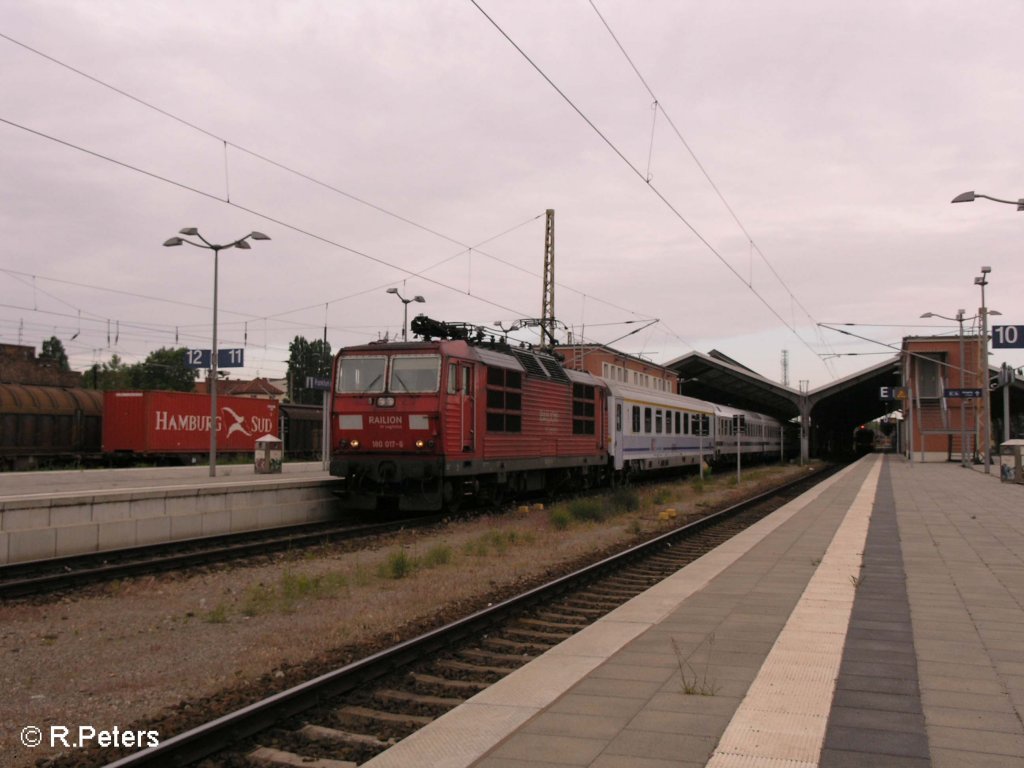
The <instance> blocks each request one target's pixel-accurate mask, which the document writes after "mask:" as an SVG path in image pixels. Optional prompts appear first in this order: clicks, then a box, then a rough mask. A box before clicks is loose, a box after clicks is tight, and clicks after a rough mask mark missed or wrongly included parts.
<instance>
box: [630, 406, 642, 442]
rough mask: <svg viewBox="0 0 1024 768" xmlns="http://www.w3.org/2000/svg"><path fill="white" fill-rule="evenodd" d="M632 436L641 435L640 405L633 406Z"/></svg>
mask: <svg viewBox="0 0 1024 768" xmlns="http://www.w3.org/2000/svg"><path fill="white" fill-rule="evenodd" d="M632 434H634V435H639V434H640V406H639V405H634V406H633V431H632Z"/></svg>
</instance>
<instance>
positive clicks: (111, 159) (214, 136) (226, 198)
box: [0, 33, 686, 343]
mask: <svg viewBox="0 0 1024 768" xmlns="http://www.w3.org/2000/svg"><path fill="white" fill-rule="evenodd" d="M0 37H3V38H4V39H6V40H8V41H9V42H11V43H13V44H15V45H18V46H21V47H22V48H24V49H25V50H28V51H30V52H32V53H34V54H36V55H38V56H41V57H43V58H45V59H47V60H48V61H50V62H52V63H54V64H56V65H58V66H61V67H64V68H66V69H68V70H70V71H72V72H74V73H75V74H77V75H79V76H81V77H84V78H86V79H88V80H90V81H92V82H94V83H96V84H98V85H100V86H102V87H104V88H108V89H110V90H111V91H113V92H115V93H117V94H119V95H121V96H123V97H125V98H127V99H130V100H132V101H134V102H136V103H138V104H140V105H142V106H144V107H146V108H148V109H151V110H154V111H156V112H158V113H159V114H161V115H163V116H165V117H167V118H169V119H172V120H175V121H177V122H179V123H181V124H183V125H185V126H187V127H189V128H191V129H193V130H196V131H198V132H200V133H202V134H204V135H205V136H208V137H210V138H212V139H215V140H217V141H218V142H220V143H221V145H222V146H223V152H224V182H225V192H224V197H223V198H222V197H220V196H219V195H216V194H213V193H210V192H207V191H205V190H202V189H199V188H196V187H193V186H190V185H188V184H184V183H181V182H179V181H177V180H175V179H172V178H169V177H166V176H163V175H160V174H156V173H153V172H151V171H147V170H145V169H143V168H140V167H138V166H134V165H131V164H129V163H125V162H123V161H120V160H118V159H116V158H114V157H111V156H109V155H105V154H103V153H100V152H95V151H93V150H90V149H87V148H85V147H82V146H79V145H76V144H73V143H71V142H69V141H65V140H63V139H60V138H57V137H54V136H51V135H48V134H45V133H43V132H41V131H38V130H35V129H33V128H30V127H27V126H24V125H20V124H18V123H15V122H13V121H11V120H7V119H4V118H0V122H3V123H6V124H8V125H11V126H12V127H15V128H19V129H22V130H25V131H28V132H30V133H33V134H35V135H37V136H39V137H41V138H45V139H48V140H51V141H55V142H57V143H60V144H62V145H64V146H66V147H68V148H71V149H75V150H78V151H81V152H85V153H87V154H90V155H92V156H94V157H96V158H98V159H101V160H104V161H106V162H110V163H113V164H115V165H118V166H120V167H123V168H125V169H128V170H132V171H135V172H138V173H141V174H144V175H146V176H149V177H150V178H153V179H155V180H158V181H162V182H164V183H167V184H171V185H173V186H176V187H178V188H180V189H183V190H185V191H189V192H192V193H194V194H199V195H201V196H203V197H206V198H209V199H211V200H216V201H218V202H222V203H224V204H227V205H231V206H233V207H236V208H239V209H240V210H249V209H246V208H245V207H244V206H238V205H236V204H235V203H233V202H232V201H231V189H230V174H229V166H228V160H229V152H228V150H229V148H231V149H235V150H237V151H240V152H245V153H247V154H249V155H251V156H253V157H255V158H258V159H260V160H262V161H264V162H266V163H269V164H271V165H273V166H275V167H277V168H280V169H282V170H285V171H287V172H289V173H292V174H295V175H297V176H299V177H301V178H303V179H306V180H308V181H310V182H311V183H314V184H318V185H320V186H323V187H326V188H328V189H330V190H332V191H334V192H336V193H337V194H340V195H343V196H345V197H347V198H350V199H352V200H354V201H356V202H359V203H360V204H362V205H366V206H368V207H370V208H373V209H374V210H377V211H380V212H381V213H383V214H386V215H388V216H391V217H393V218H396V219H398V220H400V221H403V222H404V223H407V224H409V225H411V226H414V227H417V228H419V229H421V230H423V231H426V232H429V233H431V234H433V235H435V236H437V237H441V238H444V239H446V240H449V241H451V242H453V243H457V244H459V245H463V246H464V247H465V251H462V252H460V253H459V254H456V255H455V256H453V257H449V259H450V258H455V257H457V256H458V255H461V253H469V254H472V251H473V250H476V251H477V252H478V253H480V254H481V255H483V256H484V257H486V258H489V259H492V260H494V261H497V262H499V263H502V264H505V265H506V266H509V267H512V268H514V269H518V270H520V271H523V272H525V273H527V274H531V275H534V276H536V275H537V273H536V272H532V271H530V270H526V269H524V268H522V267H520V266H519V265H516V264H513V263H512V262H508V261H506V260H503V259H500V258H498V257H496V256H493V255H491V254H487V253H485V252H483V251H480V250H479V248H480V245H482V244H484V243H486V242H489V241H490V240H487V241H483V243H480V244H478V245H476V246H465V244H464V243H462V242H461V241H460V240H458V239H456V238H453V237H450V236H449V235H446V234H443V233H441V232H439V231H437V230H435V229H432V228H430V227H426V226H424V225H422V224H419V223H417V222H415V221H412V220H411V219H408V218H406V217H402V216H400V215H399V214H396V213H394V212H392V211H389V210H387V209H385V208H383V207H382V206H378V205H376V204H374V203H371V202H369V201H367V200H364V199H362V198H360V197H358V196H355V195H352V194H351V193H348V192H346V191H344V190H341V189H339V188H337V187H334V186H333V185H329V184H326V183H325V182H322V181H320V180H318V179H316V178H314V177H312V176H310V175H309V174H304V173H302V172H300V171H297V170H295V169H293V168H291V167H289V166H287V165H285V164H283V163H280V162H278V161H276V160H273V159H272V158H269V157H267V156H265V155H263V154H261V153H258V152H255V151H253V150H250V149H247V148H245V147H242V146H241V145H238V144H235V143H233V142H230V141H228V140H227V139H225V138H224V137H222V136H219V135H217V134H216V133H214V132H212V131H209V130H206V129H204V128H203V127H201V126H199V125H196V124H194V123H192V122H189V121H188V120H184V119H183V118H181V117H179V116H177V115H175V114H173V113H171V112H169V111H167V110H164V109H161V108H160V107H157V106H156V105H153V104H151V103H149V102H146V101H144V100H143V99H140V98H138V97H136V96H134V95H133V94H131V93H129V92H127V91H125V90H123V89H120V88H117V87H115V86H113V85H111V84H109V83H106V82H104V81H103V80H101V79H99V78H97V77H95V76H93V75H90V74H88V73H86V72H84V71H83V70H81V69H78V68H76V67H73V66H71V65H69V64H67V63H65V62H63V61H60V60H59V59H56V58H55V57H53V56H50V55H48V54H46V53H44V52H42V51H39V50H38V49H35V48H33V47H31V46H28V45H25V44H24V43H22V42H20V41H18V40H16V39H14V38H12V37H10V36H9V35H6V34H4V33H0ZM655 107H656V105H655ZM654 112H655V114H654V115H653V118H652V142H653V121H656V117H657V114H656V113H657V109H656V108H655V110H654ZM249 212H251V213H254V215H258V216H261V217H263V218H266V219H268V220H270V221H275V222H276V223H279V224H280V225H282V226H288V225H287V224H286V223H285V222H283V221H280V220H278V219H275V218H274V217H271V216H265V215H264V214H261V213H258V212H255V211H251V210H249ZM538 217H539V214H538ZM534 218H537V217H534ZM531 220H532V219H531ZM527 223H528V222H527ZM519 226H523V225H517V226H516V227H513V229H515V228H518V227H519ZM291 228H292V229H294V230H295V231H298V232H303V233H304V234H306V235H307V236H311V237H316V236H315V235H313V234H312V233H311V232H309V231H307V230H303V229H301V228H296V227H291ZM509 231H511V230H509ZM502 234H503V233H502ZM500 236H501V234H499V235H496V236H495V237H500ZM318 239H322V240H323V241H324V242H328V243H330V244H331V245H334V246H335V247H339V248H343V249H345V250H348V251H350V252H352V253H355V254H358V255H360V256H362V257H364V258H370V259H372V260H376V261H378V262H379V263H381V264H384V265H387V266H389V267H391V268H394V269H397V270H399V271H402V272H405V273H406V274H407V275H410V276H412V275H413V274H417V273H413V272H411V271H410V270H408V269H404V268H402V267H400V266H398V265H396V264H392V263H390V262H387V261H386V260H383V259H375V258H374V257H372V256H371V255H369V254H366V253H364V252H361V251H358V250H356V249H352V248H349V247H347V246H345V245H344V244H341V243H337V242H333V241H329V240H327V239H324V238H318ZM491 239H494V238H491ZM428 269H429V268H428ZM423 271H425V270H423ZM425 279H427V281H428V282H431V283H433V284H435V285H438V286H439V287H442V288H445V289H447V290H458V289H457V288H455V287H454V286H450V285H447V284H445V283H442V282H440V281H436V280H431V279H429V278H425ZM557 284H558V285H559V286H560V287H562V288H564V289H566V290H570V291H573V292H575V293H579V294H580V295H581V296H583V297H584V300H586V298H590V299H591V300H593V301H596V302H598V303H601V304H603V305H606V306H609V307H613V308H615V309H618V310H621V311H624V312H627V313H629V314H632V315H633V316H636V317H649V316H645V315H642V314H641V313H637V312H635V311H634V310H631V309H627V308H625V307H622V306H620V305H618V304H616V303H614V302H610V301H607V300H605V299H602V298H600V297H597V296H593V295H591V294H587V293H584V292H582V291H578V290H577V289H575V288H574V287H572V286H568V285H565V284H563V283H557ZM124 293H126V294H129V295H131V294H130V292H124ZM149 298H150V299H155V298H156V297H149ZM474 298H478V299H479V298H480V297H474ZM156 300H161V301H170V300H165V299H156ZM482 300H483V301H484V302H485V303H489V304H492V305H493V306H496V307H498V308H501V309H505V310H508V311H513V312H519V313H520V314H525V313H522V312H521V311H517V310H510V308H508V307H505V306H503V305H502V304H500V303H498V302H494V301H490V300H487V299H482ZM179 303H181V304H182V305H188V306H193V307H197V306H199V305H194V304H193V305H189V304H188V303H187V302H179ZM319 303H321V302H318V303H317V304H316V305H311V306H318V305H319ZM329 303H330V302H329ZM303 309H305V308H300V309H297V310H290V311H286V312H282V313H278V314H277V315H274V316H271V317H274V318H280V317H282V316H284V315H287V314H292V313H293V312H298V311H303ZM79 311H81V310H79ZM229 311H230V310H229ZM234 314H237V315H240V316H244V317H249V318H251V319H256V318H257V317H258V316H256V315H252V314H250V313H234ZM295 325H296V326H301V327H304V325H303V324H301V323H296V324H295ZM677 338H678V337H677ZM684 343H686V342H684Z"/></svg>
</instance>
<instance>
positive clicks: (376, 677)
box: [110, 468, 836, 768]
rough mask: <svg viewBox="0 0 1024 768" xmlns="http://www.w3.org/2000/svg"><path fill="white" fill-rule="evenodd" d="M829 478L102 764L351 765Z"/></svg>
mask: <svg viewBox="0 0 1024 768" xmlns="http://www.w3.org/2000/svg"><path fill="white" fill-rule="evenodd" d="M835 469H836V468H833V469H832V470H831V471H835ZM830 473H831V472H830V471H829V470H826V471H822V472H818V473H816V474H815V475H813V476H809V477H803V478H800V479H799V480H797V481H795V482H792V483H790V484H788V485H786V486H783V487H781V488H777V489H774V490H773V491H770V492H768V493H765V494H762V495H760V496H758V497H755V498H753V499H749V500H747V501H744V502H741V503H740V504H737V505H734V506H732V507H729V508H728V509H725V510H722V511H720V512H717V513H714V514H711V515H709V516H707V517H705V518H702V519H700V520H698V521H695V522H692V523H690V524H688V525H686V526H683V527H682V528H679V529H676V530H674V531H670V532H668V533H666V534H663V535H661V536H659V537H657V538H655V539H653V540H651V541H649V542H646V543H644V544H641V545H638V546H635V547H633V548H631V549H629V550H627V551H625V552H622V553H620V554H618V555H615V556H612V557H608V558H605V559H603V560H601V561H600V562H597V563H594V564H592V565H589V566H587V567H585V568H582V569H579V570H577V571H575V572H573V573H570V574H568V575H566V576H563V577H561V578H558V579H556V580H554V581H551V582H549V583H547V584H544V585H542V586H539V587H536V588H534V589H530V590H528V591H527V592H524V593H523V594H520V595H517V596H515V597H513V598H510V599H508V600H505V601H503V602H501V603H498V604H496V605H493V606H490V607H488V608H487V609H485V610H482V611H478V612H476V613H474V614H472V615H470V616H467V617H465V618H463V619H461V620H458V621H456V622H453V623H451V624H449V625H446V626H444V627H441V628H438V629H436V630H433V631H431V632H427V633H425V634H423V635H420V636H419V637H416V638H413V639H411V640H407V641H405V642H402V643H399V644H398V645H395V646H393V647H391V648H388V649H386V650H383V651H380V652H378V653H375V654H373V655H372V656H369V657H367V658H364V659H361V660H359V661H356V662H354V663H351V664H348V665H346V666H344V667H342V668H340V669H337V670H334V671H332V672H329V673H327V674H324V675H321V676H320V677H318V678H316V679H314V680H310V681H308V682H306V683H303V684H301V685H297V686H295V687H293V688H290V689H288V690H285V691H282V692H280V693H277V694H275V695H273V696H271V697H269V698H267V699H264V700H262V701H259V702H256V703H253V704H251V705H249V706H246V707H244V708H242V709H240V710H238V711H236V712H232V713H230V714H227V715H224V716H221V717H218V718H217V719H215V720H213V721H211V722H209V723H207V724H206V725H203V726H200V727H197V728H194V729H192V730H190V731H187V732H185V733H181V734H179V735H177V736H173V737H170V738H168V739H167V740H166V741H164V742H163V743H161V744H160V745H159V746H158V747H155V748H151V749H148V750H144V751H142V752H137V753H135V754H132V755H128V756H127V757H123V758H121V759H120V760H117V761H116V762H114V763H111V764H110V765H111V767H112V768H129V766H131V767H132V768H135V767H136V766H165V765H179V766H183V765H190V764H195V763H198V764H199V765H201V766H202V767H203V768H213V767H214V766H231V767H232V768H235V767H240V766H275V767H276V766H286V765H310V766H316V767H317V768H349V767H350V766H358V765H360V764H361V763H363V762H366V761H367V760H369V759H370V758H372V757H373V756H375V755H377V754H379V753H380V752H382V751H384V750H386V749H387V748H388V747H390V746H391V745H393V744H394V743H396V742H397V741H399V740H401V739H402V738H404V737H405V736H407V735H409V734H410V733H413V732H414V731H416V730H417V729H419V728H421V727H423V726H424V725H426V724H427V723H429V722H430V721H432V720H433V719H435V718H437V717H439V716H440V715H442V714H444V713H445V712H447V711H448V710H450V709H452V708H454V707H457V706H458V705H459V704H461V703H462V702H463V701H465V700H467V699H469V698H470V697H472V696H473V695H475V694H476V693H478V692H480V691H482V690H484V689H485V688H487V687H488V686H489V685H491V684H493V683H494V682H496V681H497V680H500V679H501V678H503V677H504V676H505V675H507V674H509V673H510V672H512V671H514V670H515V669H517V668H519V667H520V666H522V665H524V664H526V663H527V662H529V661H530V660H531V659H533V658H535V657H536V656H538V655H540V654H541V653H544V652H545V651H546V650H547V649H549V648H551V647H553V646H554V645H556V644H558V643H560V642H562V641H563V640H565V639H567V638H568V637H570V636H571V635H572V634H574V633H575V632H578V631H579V630H581V629H583V628H584V627H586V626H587V625H589V624H591V623H593V622H594V621H596V620H598V619H599V618H601V617H602V616H604V615H605V614H606V613H608V612H609V611H611V610H613V609H614V608H616V607H618V606H619V605H621V604H622V603H624V602H626V601H627V600H629V599H630V598H632V597H634V596H636V595H637V594H639V593H641V592H643V591H644V590H646V589H648V588H650V587H651V586H652V585H654V584H656V583H657V582H659V581H661V580H662V579H664V578H667V577H668V576H670V575H671V574H672V573H675V572H676V571H677V570H679V569H680V568H682V567H683V566H685V565H687V564H688V563H690V562H692V561H693V560H695V559H696V558H698V557H700V556H701V555H703V554H705V553H706V552H708V551H710V550H712V549H714V548H715V547H716V546H718V545H719V544H721V543H722V542H723V541H726V540H727V539H729V538H731V537H732V536H734V535H735V534H736V533H738V532H740V531H741V530H743V529H744V528H746V527H748V526H750V525H752V524H753V523H754V522H756V521H757V520H760V519H761V518H763V517H765V516H766V515H768V514H770V513H771V512H772V511H774V510H775V509H777V508H778V507H780V506H782V505H783V504H784V503H786V502H787V501H789V500H790V499H792V498H795V497H796V496H798V495H800V494H801V493H803V492H804V491H805V490H806V489H807V488H808V487H809V486H810V485H813V484H814V483H817V482H820V481H821V480H822V479H824V477H825V476H827V475H828V474H830Z"/></svg>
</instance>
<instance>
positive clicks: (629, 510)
mask: <svg viewBox="0 0 1024 768" xmlns="http://www.w3.org/2000/svg"><path fill="white" fill-rule="evenodd" d="M779 472H780V469H779V468H778V467H770V466H769V467H751V468H750V469H747V470H744V472H743V479H742V482H741V483H740V484H739V485H738V486H737V484H736V478H735V475H734V474H729V473H724V472H723V473H721V474H719V475H717V476H713V475H711V474H710V473H705V476H704V478H700V477H697V476H693V477H686V478H680V479H676V480H672V481H667V482H664V483H659V484H652V485H644V486H624V487H620V488H616V489H615V490H613V491H611V492H609V493H606V494H601V495H598V496H592V497H586V498H577V499H570V500H567V501H562V502H557V503H555V504H553V505H551V506H550V507H548V509H547V510H543V506H542V505H534V506H532V507H529V508H527V507H522V508H520V509H521V510H522V511H521V512H520V513H519V514H507V515H499V516H496V517H493V518H488V519H487V522H483V523H481V524H480V525H481V526H485V530H483V531H482V532H479V531H478V532H476V533H471V534H468V535H465V536H461V537H460V536H457V535H453V536H451V537H449V536H448V535H447V534H445V533H443V532H442V534H441V536H440V539H441V540H440V541H439V540H438V537H435V538H433V539H432V540H430V539H428V540H427V541H422V540H421V539H417V538H413V539H412V540H410V541H407V542H405V543H404V544H400V545H398V546H392V547H391V548H389V549H386V550H383V551H378V552H376V553H374V554H373V555H370V554H367V553H364V554H362V555H359V556H356V557H355V562H354V563H353V562H352V561H351V560H348V561H346V562H345V564H344V565H341V564H340V563H338V564H335V565H330V564H329V563H330V561H320V562H319V564H317V562H316V561H314V560H310V559H309V558H308V557H305V558H302V559H299V560H297V561H296V562H293V563H291V564H290V565H289V566H288V567H286V568H285V570H284V572H283V573H282V574H281V575H280V576H278V577H277V578H276V579H274V580H272V581H271V580H266V581H260V582H259V583H258V584H253V585H249V586H248V587H246V588H245V589H244V590H243V591H242V592H241V594H240V595H236V596H235V597H234V598H233V599H231V600H229V601H222V602H220V603H218V604H216V606H215V607H214V608H213V609H212V610H209V611H208V612H206V613H205V614H202V617H203V619H204V621H206V622H207V623H210V624H225V623H231V622H232V621H234V620H237V619H239V618H247V619H251V618H255V617H258V616H268V615H274V614H288V613H293V612H296V611H299V610H307V609H308V606H310V605H312V604H313V603H314V602H315V601H327V600H332V599H342V600H347V601H358V600H360V599H368V598H367V596H372V595H374V594H376V595H379V594H380V593H381V591H382V590H387V591H392V590H394V589H397V588H398V584H399V583H406V582H408V583H416V584H419V583H420V582H422V583H423V586H422V589H423V590H424V599H426V595H427V594H429V593H432V592H434V591H435V590H438V589H442V587H441V586H440V585H441V584H444V583H448V582H449V581H459V580H460V579H462V580H465V579H470V580H471V579H479V578H486V579H487V580H489V581H494V580H495V579H498V578H499V577H503V574H505V572H506V571H513V572H518V571H519V570H520V569H522V568H523V566H522V565H520V564H519V563H521V562H522V559H523V557H522V554H521V552H529V551H531V550H549V549H557V548H558V547H559V546H560V542H561V541H562V539H563V538H564V537H565V535H566V534H567V533H568V532H570V529H571V531H572V533H573V535H574V536H580V535H583V536H584V537H585V538H586V537H588V536H590V537H594V538H599V537H601V536H603V535H606V534H602V533H600V532H601V531H603V530H607V529H608V528H609V526H610V527H611V528H614V529H617V530H619V531H620V532H621V534H620V535H625V536H628V537H633V538H636V539H642V538H644V537H646V536H648V535H651V534H656V533H658V532H660V531H662V530H665V529H666V528H668V527H674V526H678V525H681V524H683V523H684V522H685V521H686V519H687V518H688V517H697V516H699V515H702V514H704V513H705V508H706V507H709V506H713V505H719V504H722V503H730V502H731V501H732V499H733V498H735V499H739V498H740V497H741V496H744V495H748V494H750V493H753V492H756V491H757V490H758V489H759V487H760V486H768V485H770V484H772V483H773V482H774V481H775V480H776V478H777V477H778V474H779ZM588 532H589V533H588ZM307 571H317V572H307ZM428 574H429V575H428ZM416 588H417V589H418V588H420V587H416Z"/></svg>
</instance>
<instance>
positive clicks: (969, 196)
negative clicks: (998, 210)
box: [950, 190, 1024, 211]
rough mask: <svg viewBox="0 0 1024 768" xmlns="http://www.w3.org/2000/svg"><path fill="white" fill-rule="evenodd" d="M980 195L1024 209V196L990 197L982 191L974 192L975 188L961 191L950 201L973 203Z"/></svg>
mask: <svg viewBox="0 0 1024 768" xmlns="http://www.w3.org/2000/svg"><path fill="white" fill-rule="evenodd" d="M979 197H983V198H985V199H986V200H991V201H993V202H995V203H1006V204H1007V205H1016V206H1017V210H1018V211H1024V197H1022V198H1020V199H1019V200H1003V199H1001V198H998V197H989V196H988V195H983V194H981V193H980V192H974V191H973V190H972V191H970V192H961V193H960V194H959V195H957V196H956V197H954V198H953V199H952V200H950V202H951V203H973V202H974V201H975V199H977V198H979Z"/></svg>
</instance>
